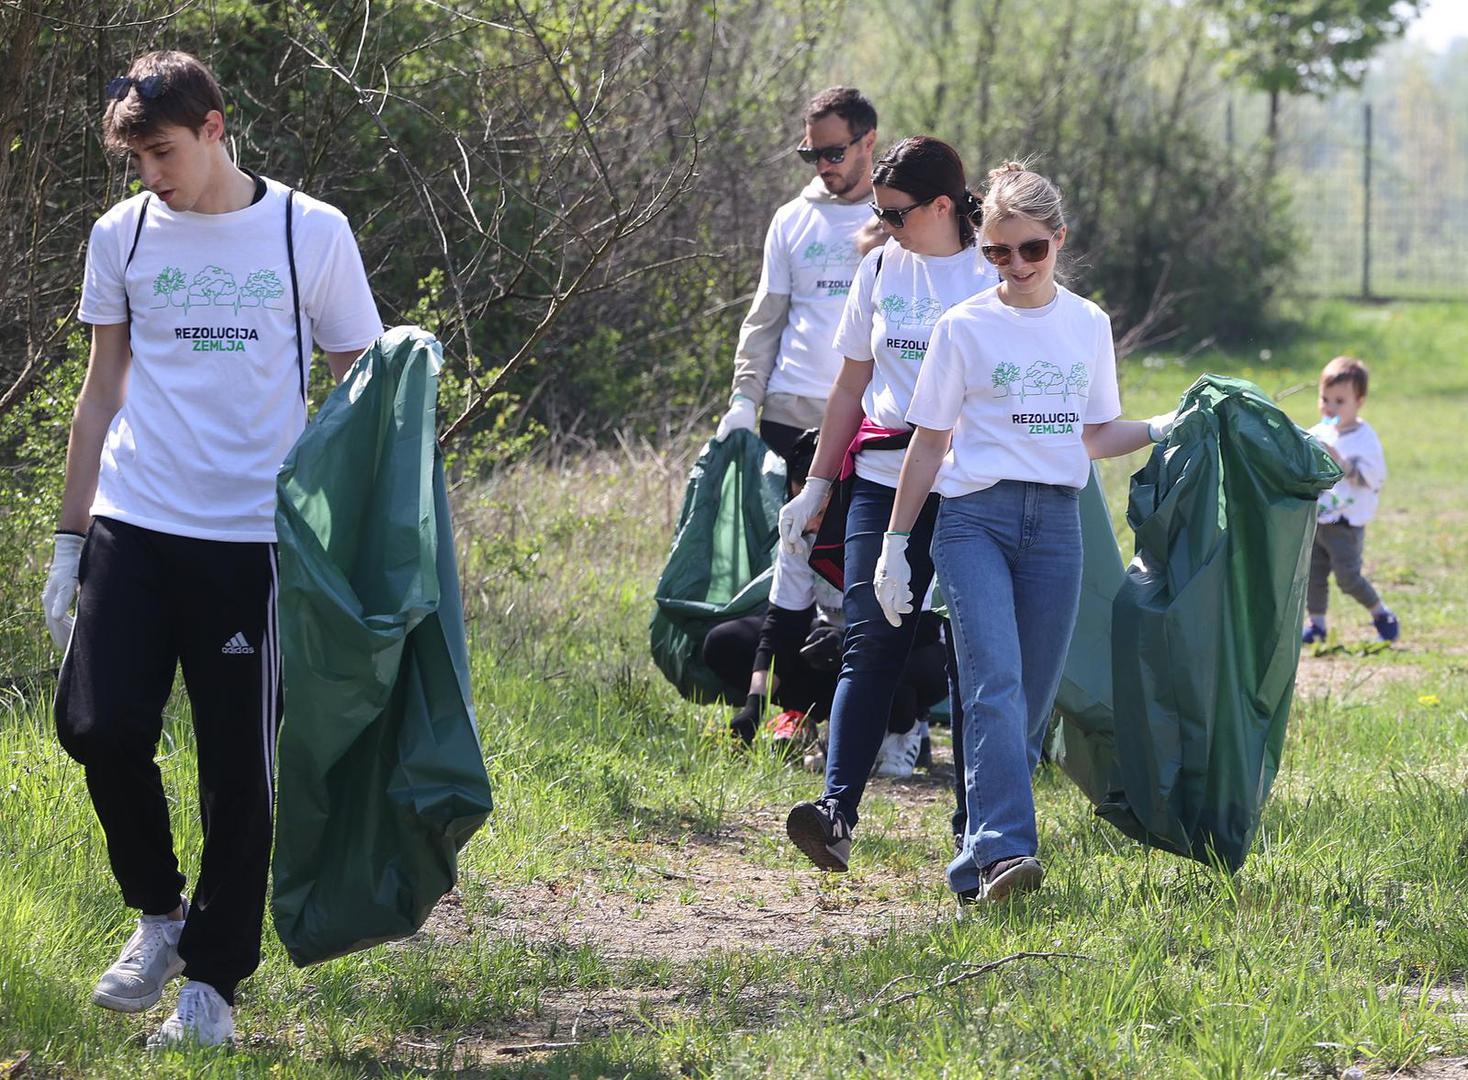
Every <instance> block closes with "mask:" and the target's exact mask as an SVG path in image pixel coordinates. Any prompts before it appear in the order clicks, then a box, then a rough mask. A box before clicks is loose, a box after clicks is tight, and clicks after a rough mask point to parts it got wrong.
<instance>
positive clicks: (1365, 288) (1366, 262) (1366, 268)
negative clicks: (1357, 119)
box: [1361, 101, 1371, 300]
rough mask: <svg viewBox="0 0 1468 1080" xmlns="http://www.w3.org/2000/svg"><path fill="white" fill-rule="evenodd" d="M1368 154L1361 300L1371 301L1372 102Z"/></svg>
mask: <svg viewBox="0 0 1468 1080" xmlns="http://www.w3.org/2000/svg"><path fill="white" fill-rule="evenodd" d="M1364 117H1365V121H1366V152H1365V154H1364V155H1363V157H1362V166H1361V185H1362V193H1363V195H1364V196H1365V211H1366V212H1365V216H1364V219H1363V222H1362V226H1361V299H1362V300H1370V299H1371V102H1369V101H1368V102H1366V104H1365V112H1364Z"/></svg>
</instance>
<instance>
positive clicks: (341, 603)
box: [271, 326, 490, 966]
mask: <svg viewBox="0 0 1468 1080" xmlns="http://www.w3.org/2000/svg"><path fill="white" fill-rule="evenodd" d="M442 362H443V360H442V353H441V351H440V348H439V345H438V342H437V341H436V340H434V338H433V336H432V335H431V334H428V333H427V332H425V331H423V330H419V329H418V328H416V327H411V326H400V327H398V328H396V329H394V330H391V331H389V332H388V333H387V334H385V335H383V337H382V338H381V339H379V340H378V342H377V343H376V344H375V345H373V346H372V348H370V349H368V350H367V351H366V352H365V353H364V354H363V355H362V357H361V358H360V359H359V360H358V361H357V362H356V364H355V365H354V366H353V367H352V370H351V371H350V373H348V375H347V378H346V381H345V382H343V383H342V385H340V386H338V387H337V388H336V389H335V390H334V391H332V393H331V396H330V397H328V398H327V400H326V404H325V405H323V406H322V408H321V410H320V412H319V413H318V414H317V415H316V419H315V420H314V421H313V422H312V424H311V425H310V426H309V427H308V428H307V429H306V431H305V433H304V434H303V435H302V436H301V438H300V440H299V441H298V442H297V443H296V445H295V447H294V448H293V449H292V450H291V453H290V455H289V456H288V457H287V458H286V461H285V464H284V465H282V466H281V469H280V473H279V476H278V478H277V484H276V489H277V509H276V529H277V531H278V533H279V538H280V601H279V617H280V640H281V652H282V655H283V660H284V669H285V671H284V675H285V683H284V686H285V721H284V724H283V726H282V728H281V734H280V743H279V749H278V753H277V756H278V759H279V763H280V768H279V774H280V775H279V782H278V792H277V813H276V821H277V828H276V840H275V858H274V879H275V887H274V896H273V899H272V901H271V913H272V915H273V916H274V919H275V928H276V931H277V932H278V933H279V934H280V939H281V941H282V942H283V943H284V944H285V947H286V949H287V950H288V951H289V952H290V956H291V959H292V960H294V961H295V962H296V963H297V964H299V965H302V966H304V965H306V964H313V963H317V962H318V961H321V960H327V959H329V958H331V957H333V956H340V955H342V954H343V953H348V952H352V951H354V950H357V949H365V948H368V947H369V946H372V945H375V944H377V943H379V942H382V941H387V940H390V939H393V938H401V937H406V936H407V935H409V934H412V933H414V932H415V931H416V930H417V929H418V928H419V927H421V926H422V925H423V920H424V919H425V918H427V916H428V913H429V911H431V910H432V908H433V906H434V904H435V903H436V902H437V901H438V899H439V898H440V897H441V896H442V895H443V894H444V893H446V892H447V891H448V890H449V889H450V888H452V887H453V884H454V881H455V878H456V873H457V855H458V851H459V849H460V848H462V847H463V846H464V844H465V843H466V842H467V841H468V839H469V837H470V836H471V835H472V834H473V832H474V830H475V829H477V828H478V827H479V826H480V825H481V824H482V823H483V822H484V819H485V818H486V817H487V816H488V814H489V811H490V794H489V779H488V777H487V776H486V774H485V771H484V761H483V758H482V756H481V752H480V747H479V735H478V731H477V730H476V727H475V720H474V706H473V703H472V701H471V699H470V689H469V655H468V650H467V648H466V646H465V639H464V616H463V609H462V607H461V606H460V600H459V582H458V572H457V570H456V568H455V564H454V544H453V534H452V529H451V523H450V519H449V507H448V498H447V495H446V492H445V489H444V480H443V466H442V462H441V461H440V459H439V456H438V449H437V445H436V442H435V438H434V416H435V409H436V405H437V382H438V380H437V375H438V371H439V368H440V366H441V365H442Z"/></svg>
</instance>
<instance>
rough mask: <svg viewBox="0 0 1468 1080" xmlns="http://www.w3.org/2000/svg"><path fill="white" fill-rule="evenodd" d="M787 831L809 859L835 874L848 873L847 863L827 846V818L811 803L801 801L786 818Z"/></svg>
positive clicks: (791, 840)
mask: <svg viewBox="0 0 1468 1080" xmlns="http://www.w3.org/2000/svg"><path fill="white" fill-rule="evenodd" d="M785 833H786V835H787V836H789V837H790V842H791V843H793V844H794V845H795V846H796V847H798V848H799V849H800V850H801V851H802V852H803V853H804V854H805V857H806V858H807V859H809V860H810V861H811V862H813V863H815V864H816V866H818V867H819V868H820V869H822V870H825V871H828V872H829V873H833V874H844V873H846V864H845V863H844V862H842V861H841V860H840V859H839V858H837V857H836V856H835V855H833V854H832V853H831V850H830V849H829V848H828V847H826V819H825V817H824V816H823V815H822V814H821V812H820V811H819V810H817V809H816V808H815V807H814V806H813V805H811V804H810V803H801V804H800V805H799V806H797V807H795V809H793V810H791V811H790V816H789V817H788V818H786V819H785Z"/></svg>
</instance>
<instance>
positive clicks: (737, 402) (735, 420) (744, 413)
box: [714, 394, 759, 442]
mask: <svg viewBox="0 0 1468 1080" xmlns="http://www.w3.org/2000/svg"><path fill="white" fill-rule="evenodd" d="M758 408H759V406H757V405H756V404H755V403H754V400H753V399H752V398H747V397H745V396H744V395H743V394H735V395H734V400H732V401H731V402H729V411H728V412H726V413H725V414H724V415H723V416H722V417H721V418H720V419H719V429H718V430H717V431H715V432H714V441H715V442H723V441H724V440H725V439H726V438H727V437H728V435H729V432H731V431H753V430H754V414H755V412H756V410H757V409H758Z"/></svg>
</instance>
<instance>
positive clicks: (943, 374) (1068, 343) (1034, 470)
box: [907, 286, 1121, 498]
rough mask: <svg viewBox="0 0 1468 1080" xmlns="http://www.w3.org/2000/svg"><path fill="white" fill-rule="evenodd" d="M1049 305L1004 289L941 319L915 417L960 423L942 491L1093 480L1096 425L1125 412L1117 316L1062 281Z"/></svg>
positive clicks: (939, 425)
mask: <svg viewBox="0 0 1468 1080" xmlns="http://www.w3.org/2000/svg"><path fill="white" fill-rule="evenodd" d="M1056 288H1057V295H1056V297H1055V300H1054V301H1053V302H1052V303H1051V304H1050V305H1048V306H1047V307H1046V308H1044V309H1040V310H1027V309H1024V308H1016V307H1010V306H1009V305H1008V304H1006V303H1004V302H1003V301H1002V300H1000V299H999V290H998V289H997V288H993V289H987V290H985V291H984V292H982V293H980V294H979V295H978V296H974V297H971V298H969V299H968V300H965V301H963V302H962V303H960V304H957V305H955V306H954V307H952V308H950V309H949V310H948V311H947V312H945V313H944V315H943V316H942V317H941V318H940V319H939V320H938V324H937V325H936V326H935V327H933V333H932V337H931V339H930V341H929V344H928V355H927V359H926V360H924V361H923V367H922V371H921V372H920V373H919V374H918V380H917V388H916V389H915V390H914V391H913V396H912V406H911V407H910V408H909V409H908V410H907V420H908V422H909V423H911V424H916V425H919V426H921V427H926V428H934V429H937V430H948V429H952V431H953V446H952V448H951V449H950V450H949V451H948V456H947V457H946V458H944V460H943V466H942V468H941V469H940V470H939V471H938V479H937V482H936V483H935V484H934V485H933V487H934V490H935V491H937V492H938V493H939V494H941V495H944V496H946V497H948V498H955V497H958V496H961V495H968V494H970V493H971V492H975V491H981V490H983V489H984V488H986V487H990V486H992V485H994V484H996V483H998V482H999V481H1001V480H1025V481H1032V482H1034V483H1040V484H1058V485H1062V486H1065V487H1074V488H1081V487H1085V486H1086V481H1087V479H1088V478H1089V477H1090V473H1091V462H1090V458H1089V457H1088V455H1087V454H1086V448H1085V446H1084V445H1083V444H1082V442H1081V433H1082V429H1083V427H1084V425H1086V424H1103V423H1105V422H1106V421H1108V420H1114V419H1115V418H1116V417H1117V416H1119V415H1120V413H1121V403H1120V397H1119V395H1118V393H1117V388H1116V352H1115V350H1114V347H1113V345H1112V341H1111V320H1110V319H1108V318H1107V317H1106V313H1105V312H1104V311H1102V310H1101V309H1100V308H1099V307H1097V306H1096V305H1095V304H1093V303H1091V302H1090V301H1089V300H1086V299H1083V298H1082V297H1079V296H1077V295H1076V294H1075V293H1073V292H1071V291H1070V290H1069V289H1067V288H1065V287H1064V286H1057V287H1056Z"/></svg>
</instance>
